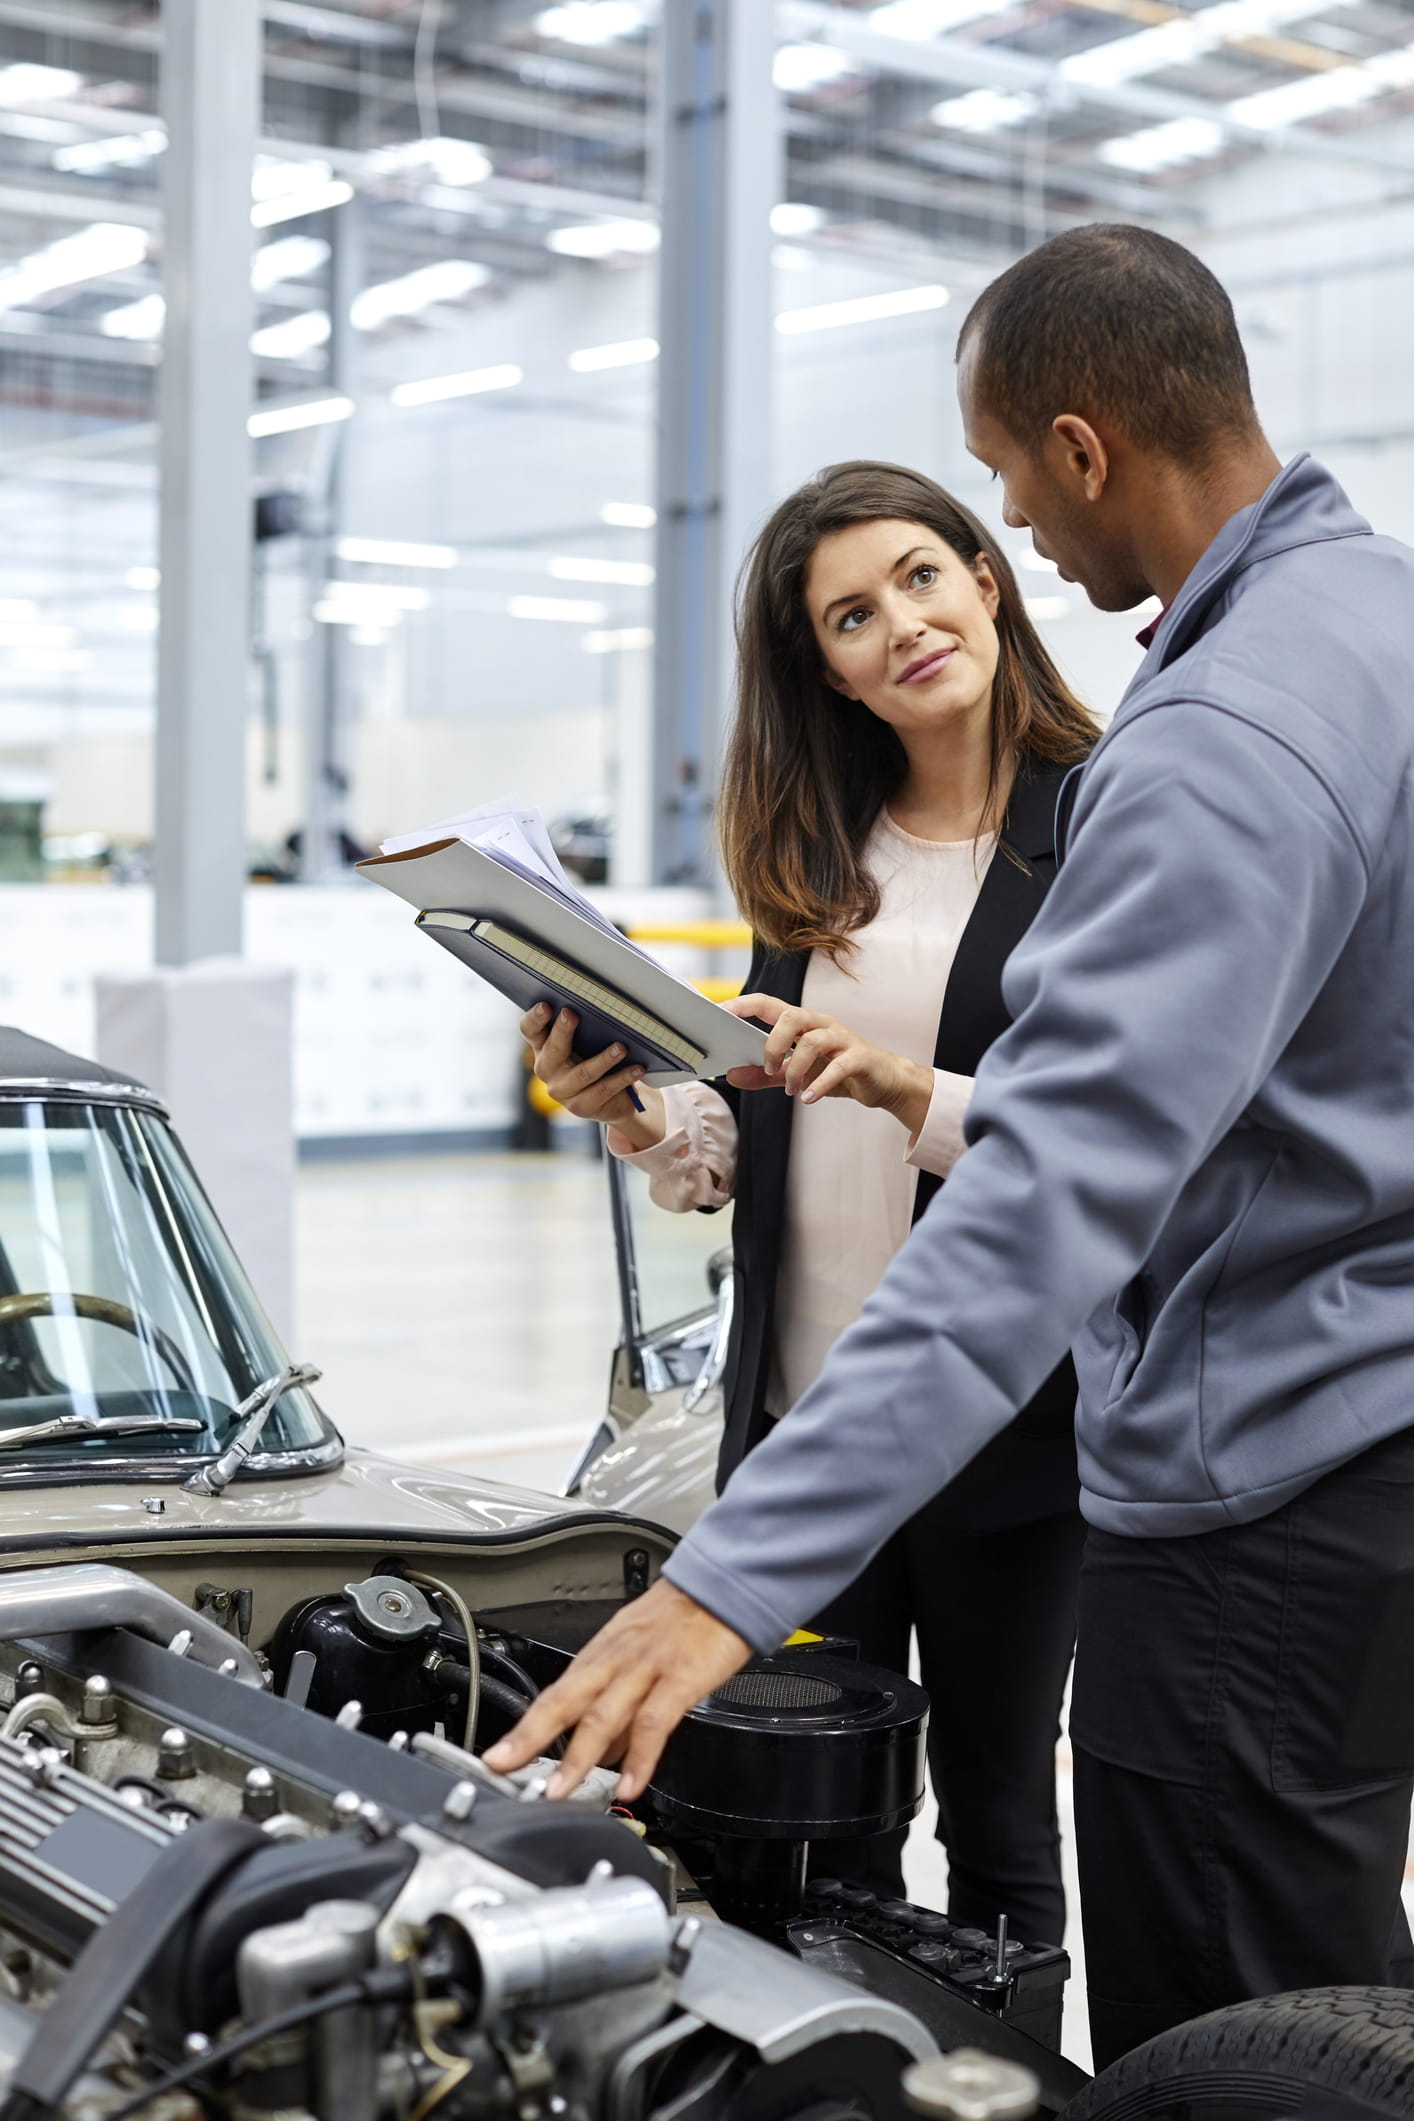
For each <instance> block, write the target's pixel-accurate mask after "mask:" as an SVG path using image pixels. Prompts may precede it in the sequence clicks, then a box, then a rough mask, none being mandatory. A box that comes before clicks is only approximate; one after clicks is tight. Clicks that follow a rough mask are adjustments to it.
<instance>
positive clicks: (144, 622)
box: [118, 604, 157, 633]
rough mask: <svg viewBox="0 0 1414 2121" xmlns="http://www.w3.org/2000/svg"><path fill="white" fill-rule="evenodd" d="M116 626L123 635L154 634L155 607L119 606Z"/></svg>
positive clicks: (155, 625)
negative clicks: (117, 625) (120, 629)
mask: <svg viewBox="0 0 1414 2121" xmlns="http://www.w3.org/2000/svg"><path fill="white" fill-rule="evenodd" d="M118 624H119V626H120V627H121V628H122V630H123V632H124V633H156V631H157V606H156V605H155V604H120V605H119V606H118Z"/></svg>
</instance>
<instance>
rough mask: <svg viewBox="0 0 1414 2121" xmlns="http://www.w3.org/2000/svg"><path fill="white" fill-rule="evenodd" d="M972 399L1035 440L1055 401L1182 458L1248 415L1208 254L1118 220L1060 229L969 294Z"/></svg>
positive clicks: (1210, 444)
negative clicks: (973, 295) (1197, 254)
mask: <svg viewBox="0 0 1414 2121" xmlns="http://www.w3.org/2000/svg"><path fill="white" fill-rule="evenodd" d="M969 345H973V346H975V349H976V366H975V369H974V380H975V387H976V392H977V397H978V401H979V403H980V404H981V405H982V406H984V407H985V408H986V410H987V411H988V412H989V413H991V414H992V416H993V417H994V418H996V419H998V420H1000V421H1001V423H1002V425H1003V426H1004V427H1005V428H1006V429H1007V431H1008V433H1009V434H1011V435H1013V436H1015V438H1016V440H1017V441H1019V442H1020V443H1021V444H1022V445H1023V447H1025V448H1027V449H1031V450H1035V449H1038V448H1039V447H1040V445H1041V443H1042V441H1043V440H1044V438H1045V436H1046V435H1047V433H1048V432H1049V431H1050V426H1051V422H1052V421H1053V420H1054V419H1055V418H1056V417H1057V416H1058V415H1059V414H1061V413H1064V412H1070V413H1079V414H1080V415H1081V416H1082V417H1084V418H1086V419H1089V420H1092V421H1098V420H1101V419H1103V420H1106V421H1109V422H1111V423H1113V425H1114V426H1116V427H1118V428H1120V429H1121V430H1122V431H1123V432H1124V433H1125V434H1126V435H1127V436H1128V437H1129V439H1130V440H1131V441H1132V442H1133V443H1135V444H1136V445H1137V446H1138V447H1140V448H1144V449H1152V450H1156V451H1161V452H1162V453H1163V454H1164V455H1166V456H1170V457H1173V458H1175V459H1176V460H1178V461H1179V462H1194V461H1196V460H1201V459H1203V458H1205V457H1207V456H1208V455H1209V454H1210V452H1211V451H1212V449H1213V448H1214V446H1215V445H1216V444H1218V443H1220V442H1221V441H1222V440H1223V439H1225V438H1227V437H1230V436H1231V435H1233V434H1234V433H1241V432H1243V431H1246V430H1250V429H1252V428H1255V427H1256V426H1257V412H1256V408H1255V406H1254V405H1253V403H1252V385H1251V382H1250V380H1249V378H1248V374H1247V357H1246V355H1245V354H1244V353H1243V351H1242V341H1241V339H1240V338H1239V337H1238V332H1237V319H1236V318H1235V317H1234V316H1233V313H1232V304H1231V302H1230V301H1229V300H1228V298H1227V294H1226V292H1225V291H1224V289H1223V287H1222V286H1221V284H1220V283H1219V281H1218V280H1217V279H1215V277H1214V276H1213V274H1212V273H1210V272H1209V270H1208V268H1207V266H1206V265H1204V264H1202V263H1201V261H1200V260H1199V259H1197V258H1195V257H1194V255H1193V253H1192V251H1190V250H1185V249H1184V247H1183V245H1182V244H1181V243H1172V242H1170V241H1169V239H1168V237H1167V236H1160V235H1155V234H1154V233H1153V232H1152V231H1151V230H1149V229H1147V228H1132V227H1129V226H1127V225H1126V224H1124V223H1118V222H1099V223H1096V224H1094V225H1092V226H1090V227H1088V228H1072V229H1067V230H1066V232H1065V233H1064V234H1063V235H1059V236H1052V238H1051V240H1050V241H1049V242H1048V243H1042V244H1040V245H1039V246H1038V247H1037V248H1036V249H1035V250H1033V251H1028V252H1027V254H1026V256H1025V257H1024V258H1020V259H1018V260H1017V262H1016V264H1015V265H1013V266H1011V267H1009V268H1008V270H1007V271H1006V272H1004V273H1003V274H1002V275H1001V277H1000V278H999V279H996V280H993V282H992V284H991V286H990V287H988V288H985V289H984V290H983V292H982V293H981V294H980V295H979V296H978V298H977V300H976V301H975V302H974V303H973V305H972V308H971V310H970V311H969V312H968V315H967V318H966V321H965V322H964V324H963V327H962V331H961V333H960V334H959V336H958V354H959V357H960V356H961V355H962V353H963V351H964V349H965V348H967V347H968V346H969Z"/></svg>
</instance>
